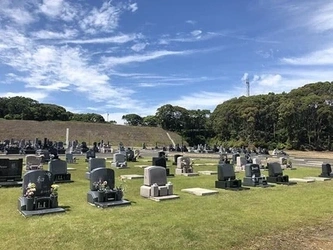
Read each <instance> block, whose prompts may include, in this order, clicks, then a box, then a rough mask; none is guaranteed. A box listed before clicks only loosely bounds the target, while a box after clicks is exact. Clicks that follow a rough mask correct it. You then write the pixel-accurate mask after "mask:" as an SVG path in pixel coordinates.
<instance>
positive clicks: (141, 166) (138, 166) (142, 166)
mask: <svg viewBox="0 0 333 250" xmlns="http://www.w3.org/2000/svg"><path fill="white" fill-rule="evenodd" d="M135 167H137V168H146V167H149V166H148V165H135Z"/></svg>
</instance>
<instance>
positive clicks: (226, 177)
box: [215, 163, 248, 190]
mask: <svg viewBox="0 0 333 250" xmlns="http://www.w3.org/2000/svg"><path fill="white" fill-rule="evenodd" d="M217 178H218V179H217V181H215V187H216V188H223V189H228V190H244V189H248V188H244V187H242V180H239V179H236V174H235V171H234V166H233V165H231V164H228V163H222V164H219V165H218V166H217Z"/></svg>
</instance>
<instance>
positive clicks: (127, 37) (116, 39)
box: [59, 34, 142, 44]
mask: <svg viewBox="0 0 333 250" xmlns="http://www.w3.org/2000/svg"><path fill="white" fill-rule="evenodd" d="M141 37H142V36H141V35H140V34H123V35H118V36H112V37H100V38H92V39H86V40H82V39H76V40H63V41H60V42H59V44H67V43H68V44H92V43H127V42H130V41H133V40H135V39H137V38H141Z"/></svg>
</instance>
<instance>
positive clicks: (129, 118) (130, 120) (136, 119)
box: [121, 114, 143, 126]
mask: <svg viewBox="0 0 333 250" xmlns="http://www.w3.org/2000/svg"><path fill="white" fill-rule="evenodd" d="M121 119H123V120H125V121H126V122H125V124H127V125H130V126H141V125H142V124H143V118H142V117H141V116H139V115H137V114H127V115H123V116H122V118H121Z"/></svg>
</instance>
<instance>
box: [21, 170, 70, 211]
mask: <svg viewBox="0 0 333 250" xmlns="http://www.w3.org/2000/svg"><path fill="white" fill-rule="evenodd" d="M30 184H34V185H35V190H34V191H33V192H32V193H33V195H31V197H29V196H26V194H27V191H28V188H29V185H30ZM52 184H53V175H52V173H51V172H50V171H46V170H31V171H28V172H27V173H25V174H24V176H23V183H22V191H23V192H22V196H21V197H19V199H18V210H19V212H20V213H21V214H23V215H24V216H25V217H27V216H33V215H43V214H50V213H60V212H65V209H63V208H61V207H58V196H52V192H51V186H52Z"/></svg>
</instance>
